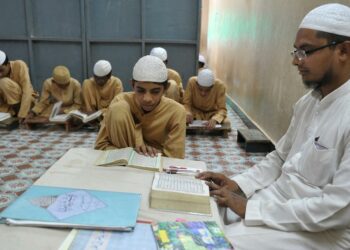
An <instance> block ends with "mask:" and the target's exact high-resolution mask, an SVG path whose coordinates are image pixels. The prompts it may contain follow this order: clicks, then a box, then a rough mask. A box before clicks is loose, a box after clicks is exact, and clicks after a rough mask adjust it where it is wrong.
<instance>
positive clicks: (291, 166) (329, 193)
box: [198, 3, 350, 250]
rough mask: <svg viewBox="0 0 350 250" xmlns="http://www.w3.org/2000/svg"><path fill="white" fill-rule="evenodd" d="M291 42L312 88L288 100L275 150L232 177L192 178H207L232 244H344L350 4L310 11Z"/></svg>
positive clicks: (348, 206) (347, 231)
mask: <svg viewBox="0 0 350 250" xmlns="http://www.w3.org/2000/svg"><path fill="white" fill-rule="evenodd" d="M294 47H295V50H294V51H293V52H292V57H293V64H294V65H295V66H296V67H297V68H298V71H299V73H300V75H301V78H302V80H303V82H304V84H305V86H307V87H308V88H310V89H311V91H310V92H309V93H307V94H306V95H305V96H303V97H302V98H301V99H300V100H299V101H298V102H297V103H296V104H295V106H294V114H293V117H292V120H291V124H290V126H289V128H288V130H287V132H286V134H285V135H284V136H283V137H282V138H281V139H280V141H279V142H278V143H277V145H276V150H275V151H273V152H271V153H270V154H268V155H267V157H266V158H265V159H264V160H263V161H262V162H260V163H258V164H257V165H255V166H254V167H252V168H250V169H248V170H247V171H246V172H244V173H242V174H240V175H236V176H234V177H233V178H232V179H229V178H228V177H225V176H224V175H222V174H216V173H212V172H206V173H203V174H200V175H199V176H198V178H201V179H205V180H212V181H213V183H212V184H209V185H210V187H211V188H212V190H213V191H212V192H211V194H212V195H215V197H216V200H217V202H218V204H219V205H222V206H223V207H224V208H223V210H222V213H223V215H224V219H225V220H226V223H232V224H230V225H227V226H226V227H225V231H226V235H227V236H228V238H230V239H231V240H232V243H233V245H234V247H235V249H237V250H239V249H246V250H249V249H257V248H259V249H269V250H271V249H272V250H273V249H284V250H289V249H318V250H320V249H325V250H326V249H327V250H328V249H350V181H349V180H350V125H349V124H350V8H349V7H348V6H345V5H341V4H335V3H332V4H325V5H321V6H319V7H317V8H315V9H313V10H311V11H310V12H309V13H308V14H307V15H306V16H305V17H304V19H303V21H302V22H301V24H300V26H299V30H298V32H297V35H296V38H295V42H294ZM239 193H240V194H244V195H239ZM237 215H238V216H239V217H240V219H239V220H238V218H239V217H238V216H237Z"/></svg>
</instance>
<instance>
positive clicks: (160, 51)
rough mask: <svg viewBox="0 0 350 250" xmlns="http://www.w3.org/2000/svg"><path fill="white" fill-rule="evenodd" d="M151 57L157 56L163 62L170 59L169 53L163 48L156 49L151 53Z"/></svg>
mask: <svg viewBox="0 0 350 250" xmlns="http://www.w3.org/2000/svg"><path fill="white" fill-rule="evenodd" d="M149 54H150V55H151V56H156V57H158V58H159V59H160V60H162V61H163V62H164V61H165V60H166V59H168V53H167V52H166V50H165V49H164V48H162V47H155V48H153V49H152V50H151V52H150V53H149Z"/></svg>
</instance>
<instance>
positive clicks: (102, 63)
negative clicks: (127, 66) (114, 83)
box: [94, 60, 112, 77]
mask: <svg viewBox="0 0 350 250" xmlns="http://www.w3.org/2000/svg"><path fill="white" fill-rule="evenodd" d="M111 71H112V65H111V64H110V63H109V62H108V61H106V60H99V61H97V62H96V63H95V66H94V75H95V76H100V77H102V76H106V75H108V74H109V73H111Z"/></svg>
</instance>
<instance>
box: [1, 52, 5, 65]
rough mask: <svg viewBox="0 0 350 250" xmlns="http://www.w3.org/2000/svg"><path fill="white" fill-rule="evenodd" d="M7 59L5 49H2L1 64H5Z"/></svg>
mask: <svg viewBox="0 0 350 250" xmlns="http://www.w3.org/2000/svg"><path fill="white" fill-rule="evenodd" d="M5 60H6V54H5V52H4V51H2V50H0V65H3V64H4V62H5Z"/></svg>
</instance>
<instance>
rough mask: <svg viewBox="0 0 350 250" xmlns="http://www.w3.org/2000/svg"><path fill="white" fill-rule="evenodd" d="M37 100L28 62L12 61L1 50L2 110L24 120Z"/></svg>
mask: <svg viewBox="0 0 350 250" xmlns="http://www.w3.org/2000/svg"><path fill="white" fill-rule="evenodd" d="M34 100H35V93H34V90H33V86H32V83H31V81H30V77H29V72H28V67H27V64H26V63H25V62H24V61H22V60H15V61H10V60H9V58H8V56H7V55H6V54H5V52H3V51H2V50H0V112H6V113H11V114H12V115H13V116H17V117H18V118H19V121H20V123H22V122H23V121H24V118H25V117H26V116H27V114H28V112H29V110H30V108H31V106H32V105H33V103H34Z"/></svg>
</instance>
